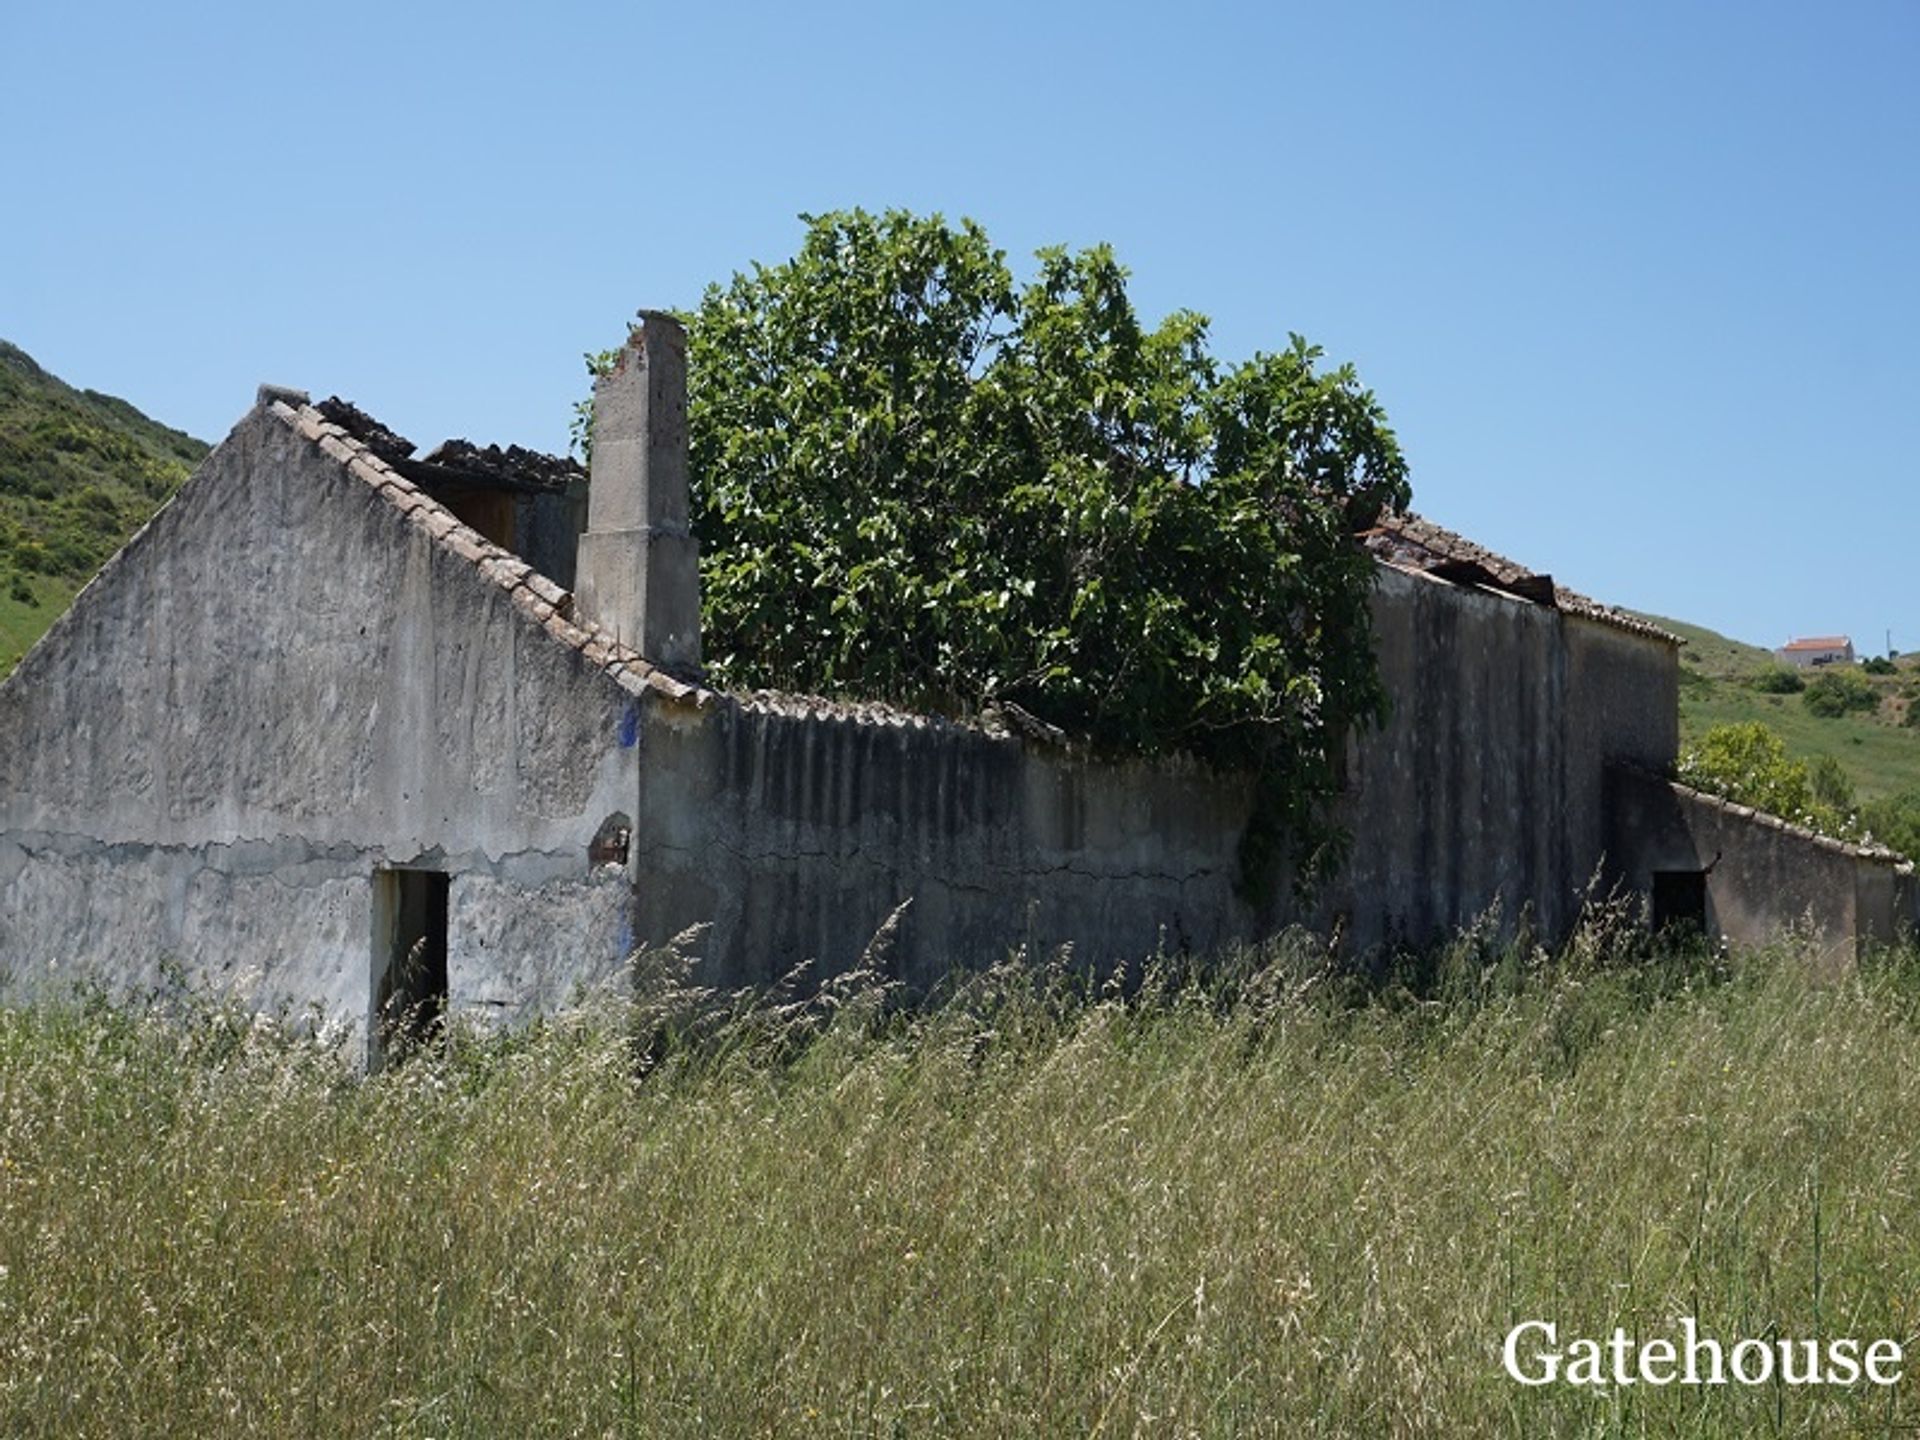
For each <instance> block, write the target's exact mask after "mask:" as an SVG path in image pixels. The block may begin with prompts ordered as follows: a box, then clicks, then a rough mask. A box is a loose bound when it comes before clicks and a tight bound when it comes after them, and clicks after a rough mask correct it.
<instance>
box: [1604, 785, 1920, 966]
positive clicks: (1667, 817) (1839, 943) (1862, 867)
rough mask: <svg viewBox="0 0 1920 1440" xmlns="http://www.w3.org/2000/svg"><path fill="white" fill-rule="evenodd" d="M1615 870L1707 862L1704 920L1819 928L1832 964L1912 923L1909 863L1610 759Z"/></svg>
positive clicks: (1699, 866)
mask: <svg viewBox="0 0 1920 1440" xmlns="http://www.w3.org/2000/svg"><path fill="white" fill-rule="evenodd" d="M1608 788H1609V791H1610V793H1611V796H1612V802H1613V803H1612V807H1611V812H1612V827H1611V834H1612V840H1611V850H1612V853H1613V854H1614V855H1616V856H1619V857H1621V860H1622V863H1621V864H1620V865H1619V867H1618V870H1617V874H1616V878H1617V879H1618V880H1619V881H1621V882H1622V883H1623V884H1625V885H1627V886H1629V887H1631V888H1632V889H1634V890H1637V891H1640V892H1642V893H1645V892H1647V891H1649V890H1651V888H1652V884H1653V875H1654V872H1655V871H1660V870H1670V871H1693V870H1705V871H1707V872H1708V873H1707V880H1706V887H1707V927H1708V930H1709V932H1710V933H1713V934H1716V935H1721V936H1724V937H1725V938H1727V939H1729V940H1733V941H1736V942H1739V943H1742V944H1763V943H1765V942H1766V941H1769V940H1772V939H1774V938H1775V937H1777V936H1778V935H1780V934H1781V933H1782V932H1783V931H1785V930H1787V929H1788V928H1790V927H1791V928H1797V929H1801V930H1803V931H1805V932H1807V933H1809V934H1811V935H1813V936H1817V937H1819V940H1820V942H1821V947H1822V953H1823V955H1824V956H1825V958H1826V959H1827V961H1828V962H1829V963H1830V964H1835V965H1838V964H1841V963H1844V962H1847V961H1850V960H1852V959H1853V958H1855V957H1856V955H1857V954H1858V950H1859V947H1860V946H1862V945H1868V944H1873V943H1885V942H1888V941H1891V940H1894V939H1896V938H1897V937H1898V936H1899V935H1900V933H1901V932H1902V930H1903V929H1907V928H1910V927H1911V926H1912V924H1913V918H1914V917H1913V883H1912V867H1911V866H1904V865H1902V864H1900V863H1899V861H1898V860H1897V858H1896V857H1894V856H1892V855H1889V854H1886V853H1885V852H1874V851H1864V850H1862V849H1860V848H1859V847H1857V846H1852V845H1847V844H1843V843H1841V842H1840V841H1837V840H1829V839H1826V838H1824V837H1822V836H1818V835H1815V834H1813V833H1811V832H1810V831H1806V830H1802V829H1800V828H1799V827H1797V826H1792V825H1788V824H1786V823H1784V822H1783V821H1780V820H1778V819H1776V818H1775V817H1773V816H1771V815H1765V814H1761V813H1758V812H1756V811H1754V810H1752V809H1750V808H1748V807H1747V806H1744V805H1734V804H1732V803H1730V802H1728V801H1725V800H1721V799H1717V798H1715V797H1714V796H1710V795H1704V794H1702V793H1701V792H1699V791H1697V790H1693V789H1691V788H1689V787H1687V786H1685V785H1679V784H1675V783H1674V782H1672V781H1669V780H1665V779H1662V778H1661V777H1659V776H1657V775H1652V774H1649V773H1647V772H1645V771H1643V770H1641V769H1638V768H1635V767H1628V766H1614V767H1610V768H1609V771H1608Z"/></svg>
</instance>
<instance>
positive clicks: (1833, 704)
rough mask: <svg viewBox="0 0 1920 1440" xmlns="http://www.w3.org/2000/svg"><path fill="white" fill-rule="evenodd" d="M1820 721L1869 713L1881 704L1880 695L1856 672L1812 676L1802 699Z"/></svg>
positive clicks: (1825, 673)
mask: <svg viewBox="0 0 1920 1440" xmlns="http://www.w3.org/2000/svg"><path fill="white" fill-rule="evenodd" d="M1801 699H1803V700H1804V701H1805V702H1806V706H1807V709H1809V710H1811V711H1812V712H1813V713H1814V714H1815V715H1818V716H1819V717H1820V718H1821V719H1823V720H1837V719H1839V718H1840V717H1841V716H1842V715H1851V714H1853V713H1854V712H1856V711H1860V710H1872V709H1875V708H1876V707H1878V705H1879V704H1880V692H1879V691H1877V690H1875V689H1874V688H1873V682H1872V681H1870V680H1868V679H1867V677H1866V676H1864V675H1862V674H1861V673H1860V672H1859V671H1858V670H1825V671H1822V672H1821V673H1820V674H1818V675H1816V676H1814V678H1813V681H1812V683H1810V684H1809V685H1808V686H1807V688H1806V692H1805V693H1804V694H1803V695H1802V696H1801Z"/></svg>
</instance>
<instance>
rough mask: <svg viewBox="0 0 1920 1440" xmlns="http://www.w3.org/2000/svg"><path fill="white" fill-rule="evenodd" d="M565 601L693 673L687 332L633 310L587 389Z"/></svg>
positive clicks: (654, 314)
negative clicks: (636, 316) (585, 459)
mask: <svg viewBox="0 0 1920 1440" xmlns="http://www.w3.org/2000/svg"><path fill="white" fill-rule="evenodd" d="M574 596H575V599H576V601H577V603H578V604H579V607H580V611H581V613H582V614H584V615H585V616H586V617H587V618H588V619H590V620H593V621H595V622H597V623H598V624H600V625H601V626H602V627H604V628H605V629H608V630H611V631H612V632H613V633H614V634H615V635H616V636H618V637H619V638H620V639H621V640H622V641H624V642H625V643H626V644H628V645H631V646H632V647H633V648H634V649H636V650H638V651H639V652H640V653H641V654H642V655H643V656H645V657H646V658H647V659H649V660H651V661H653V662H654V663H655V664H656V665H660V666H662V667H664V668H666V669H668V670H677V671H682V672H693V671H697V670H698V669H699V668H700V563H699V550H698V548H697V547H696V546H695V544H694V539H693V533H692V531H691V530H689V529H688V526H687V332H686V331H685V330H684V329H682V328H681V325H680V322H679V321H678V320H675V319H674V318H673V317H672V316H671V315H667V314H663V313H661V312H659V311H656V310H642V311H641V312H640V326H639V328H638V329H636V330H635V331H634V332H633V333H632V335H630V336H629V337H628V338H627V343H626V346H625V347H624V348H623V349H622V350H621V351H620V356H619V359H617V360H616V361H615V362H614V366H613V369H612V370H611V371H609V372H608V373H607V374H605V375H603V376H601V377H600V379H599V381H598V382H596V383H595V385H594V387H593V457H592V461H591V465H590V468H589V470H588V474H587V528H586V532H585V533H584V534H583V535H581V537H580V552H579V565H578V574H577V575H576V576H575V580H574Z"/></svg>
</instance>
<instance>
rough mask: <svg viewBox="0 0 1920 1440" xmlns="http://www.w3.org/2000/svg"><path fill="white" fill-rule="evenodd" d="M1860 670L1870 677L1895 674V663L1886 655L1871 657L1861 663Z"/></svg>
mask: <svg viewBox="0 0 1920 1440" xmlns="http://www.w3.org/2000/svg"><path fill="white" fill-rule="evenodd" d="M1860 668H1861V669H1862V670H1864V671H1866V672H1867V674H1869V675H1891V674H1893V661H1891V660H1889V659H1888V658H1887V657H1886V656H1884V655H1869V656H1868V657H1867V658H1866V659H1865V660H1862V661H1861V662H1860Z"/></svg>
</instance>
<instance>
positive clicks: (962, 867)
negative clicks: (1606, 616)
mask: <svg viewBox="0 0 1920 1440" xmlns="http://www.w3.org/2000/svg"><path fill="white" fill-rule="evenodd" d="M1373 614H1374V625H1375V630H1376V634H1377V653H1378V655H1379V661H1380V665H1381V668H1382V672H1383V675H1384V677H1385V679H1386V682H1387V685H1388V687H1389V690H1390V691H1391V693H1392V694H1393V696H1394V700H1395V703H1394V708H1393V712H1392V715H1391V717H1390V719H1389V720H1388V722H1387V724H1386V725H1385V726H1384V727H1383V728H1382V729H1380V730H1378V731H1374V732H1371V733H1368V734H1365V735H1362V736H1360V737H1358V738H1357V740H1356V743H1355V745H1354V747H1353V750H1352V759H1351V764H1350V767H1349V786H1348V793H1347V795H1346V797H1345V800H1344V802H1343V804H1342V812H1341V813H1342V819H1343V822H1344V823H1345V824H1346V825H1347V826H1348V827H1349V828H1350V830H1351V832H1352V834H1353V837H1354V838H1353V846H1352V853H1351V858H1350V861H1349V863H1348V866H1347V868H1346V869H1345V871H1344V872H1343V873H1342V875H1341V876H1340V877H1339V878H1338V879H1337V880H1336V881H1335V882H1334V883H1333V884H1332V885H1331V886H1329V888H1328V891H1327V893H1326V894H1325V895H1324V896H1323V897H1322V899H1321V900H1320V901H1319V903H1318V904H1317V905H1315V906H1314V907H1313V909H1312V910H1311V911H1307V912H1303V911H1301V910H1299V909H1298V908H1296V907H1295V906H1294V904H1293V903H1292V897H1291V893H1290V891H1289V890H1288V889H1287V887H1286V884H1285V881H1284V879H1282V880H1279V881H1276V885H1275V889H1274V893H1273V895H1272V898H1271V899H1270V900H1268V901H1267V902H1266V903H1264V904H1262V905H1260V906H1259V907H1255V906H1252V905H1249V904H1248V903H1247V901H1246V900H1245V899H1244V898H1243V897H1242V896H1241V895H1240V894H1238V893H1237V891H1236V881H1237V878H1238V875H1239V859H1238V855H1239V842H1240V835H1241V832H1242V830H1243V828H1244V826H1245V823H1246V818H1247V803H1248V797H1247V787H1246V785H1245V784H1244V783H1243V782H1242V781H1241V780H1239V779H1238V778H1237V777H1233V776H1219V775H1211V774H1209V773H1208V772H1206V771H1205V770H1204V769H1202V768H1201V767H1198V766H1195V765H1191V764H1161V765H1147V764H1133V765H1125V766H1114V765H1096V764H1091V763H1088V762H1086V761H1084V760H1081V759H1076V758H1073V757H1072V756H1070V755H1067V754H1064V753H1062V752H1060V751H1057V750H1052V749H1048V748H1045V747H1039V746H1033V745H1029V744H1024V743H1022V742H1020V741H1018V740H1014V739H994V738H990V737H988V736H985V735H982V734H979V733H977V732H974V731H969V730H965V729H961V728H959V727H955V726H948V725H941V724H938V723H933V722H926V721H906V720H902V719H897V718H896V719H895V720H893V721H891V722H889V721H886V720H879V719H872V718H865V719H863V718H861V717H860V716H859V715H858V714H857V713H853V712H848V713H809V712H808V711H807V710H806V709H805V708H803V707H802V706H801V705H800V704H799V703H798V702H795V703H793V704H791V705H788V706H785V707H781V706H778V705H775V704H772V703H769V704H767V705H764V706H760V707H758V708H752V707H743V706H740V705H737V704H734V703H731V702H728V703H725V704H723V705H721V706H719V707H717V708H715V709H713V710H710V711H703V712H698V713H693V712H689V711H687V710H685V709H684V708H683V707H679V706H668V705H661V706H657V707H654V708H652V709H650V710H649V712H648V717H649V718H648V721H647V724H646V727H645V742H644V747H643V748H644V752H645V758H644V764H643V767H642V772H641V799H640V806H639V810H638V811H637V812H636V813H637V814H638V815H639V816H640V817H641V819H640V827H639V832H638V835H637V837H636V838H637V842H638V844H639V845H640V849H641V853H640V857H639V862H638V867H637V869H638V874H639V882H638V883H639V896H638V910H639V917H640V928H641V932H642V934H643V935H644V936H646V937H647V938H648V939H650V940H654V941H659V940H663V939H665V938H667V937H670V936H672V935H673V934H675V933H677V932H678V931H679V930H680V929H682V928H684V927H685V926H686V925H689V924H691V923H694V922H696V921H700V922H710V923H711V925H712V930H711V933H710V934H709V936H708V939H707V942H706V946H705V949H704V951H703V954H704V955H705V957H706V959H707V961H708V964H709V967H710V968H709V972H708V973H709V976H710V978H711V979H713V980H714V981H715V982H717V983H725V984H740V983H758V982H765V981H768V980H771V979H774V978H777V977H778V976H779V975H781V974H783V973H784V972H785V971H786V969H788V968H789V967H790V966H792V965H794V964H796V963H798V962H800V961H802V960H815V961H817V962H818V963H819V965H820V967H821V969H822V970H823V971H827V972H831V971H834V970H838V969H843V968H845V967H846V966H848V965H850V964H852V963H854V961H856V960H857V959H858V958H859V956H860V954H861V952H862V950H863V948H864V947H865V945H866V943H867V942H868V940H869V939H870V938H871V937H872V936H873V934H874V932H875V930H876V929H877V927H878V926H879V925H880V924H881V923H882V921H883V920H884V919H885V918H886V917H887V916H888V915H889V914H890V913H891V912H892V911H893V910H894V909H895V907H897V906H898V905H899V904H900V903H901V902H902V901H905V900H909V899H911V900H912V902H913V903H912V905H911V906H910V907H909V910H908V912H907V914H906V916H905V917H903V923H902V929H901V931H900V933H899V935H898V937H897V939H896V942H895V948H894V953H893V955H892V957H891V964H892V966H893V969H894V971H895V973H896V974H897V975H899V976H900V977H901V978H903V979H905V980H907V981H909V982H910V983H913V984H915V985H924V984H927V983H930V982H931V981H932V980H934V979H936V978H937V977H938V976H939V975H940V974H942V973H944V972H945V970H946V969H947V968H949V967H950V966H952V965H953V964H955V963H971V964H979V963H985V962H988V961H991V960H993V959H995V958H997V957H998V956H999V955H1002V954H1004V953H1006V951H1007V950H1009V949H1010V948H1012V947H1014V946H1016V945H1021V944H1025V945H1027V946H1029V947H1030V948H1032V949H1035V950H1038V951H1045V950H1047V949H1050V948H1052V947H1054V946H1056V945H1059V944H1062V943H1064V942H1067V941H1072V942H1073V943H1074V945H1075V949H1076V953H1077V955H1078V957H1079V958H1080V959H1081V960H1083V961H1085V962H1087V963H1089V964H1092V965H1094V966H1097V967H1103V966H1106V965H1109V964H1112V963H1114V962H1120V961H1127V960H1136V959H1139V958H1141V957H1142V956H1144V955H1146V954H1148V953H1150V952H1151V951H1153V950H1154V949H1155V948H1156V947H1158V946H1162V945H1164V946H1167V947H1170V948H1174V949H1181V950H1193V951H1198V952H1205V951H1207V950H1211V949H1216V948H1218V947H1220V946H1222V945H1225V944H1227V943H1228V942H1230V941H1233V940H1238V939H1246V938H1251V937H1256V936H1259V935H1263V934H1268V933H1271V932H1272V931H1274V930H1276V929H1278V928H1280V927H1281V926H1283V925H1284V924H1286V923H1289V922H1292V921H1306V922H1310V923H1315V924H1318V925H1321V926H1323V927H1329V928H1331V927H1333V926H1336V925H1337V926H1338V927H1339V929H1340V931H1341V934H1342V935H1343V937H1344V939H1345V942H1346V944H1347V945H1348V947H1349V948H1350V949H1352V950H1356V951H1361V950H1365V949H1368V948H1370V947H1372V946H1375V945H1379V944H1381V943H1384V942H1389V941H1396V940H1402V941H1408V942H1412V943H1424V942H1426V941H1428V940H1431V939H1433V938H1434V937H1436V936H1440V935H1444V934H1447V933H1449V932H1451V931H1452V930H1454V929H1456V928H1458V927H1459V926H1460V925H1462V924H1465V923H1466V922H1468V921H1470V920H1473V919H1475V918H1477V917H1478V916H1480V915H1481V914H1483V913H1485V912H1486V911H1488V910H1489V909H1491V908H1493V907H1494V906H1496V905H1498V906H1499V907H1500V909H1501V911H1502V913H1503V914H1504V915H1505V917H1506V918H1507V920H1508V922H1509V923H1511V922H1513V921H1514V920H1516V919H1517V917H1518V916H1519V915H1520V914H1521V913H1522V912H1523V911H1525V912H1528V913H1529V914H1530V915H1531V916H1532V918H1533V921H1534V923H1535V924H1536V925H1537V926H1538V927H1539V928H1540V929H1541V930H1542V931H1543V932H1544V933H1546V934H1548V935H1549V936H1557V935H1559V934H1561V933H1563V932H1564V931H1565V930H1566V928H1567V927H1568V926H1570V925H1571V923H1572V922H1573V920H1574V918H1575V917H1576V916H1577V914H1578V908H1579V901H1580V897H1581V892H1582V890H1583V888H1584V886H1585V882H1586V881H1587V880H1588V878H1589V877H1590V876H1591V875H1592V874H1593V872H1594V870H1595V868H1596V867H1597V866H1598V864H1599V861H1600V856H1601V852H1602V849H1603V847H1604V844H1605V835H1604V811H1603V805H1604V795H1603V784H1602V764H1601V759H1600V755H1601V752H1600V750H1599V749H1598V748H1597V747H1600V746H1603V745H1616V746H1619V747H1621V749H1622V752H1623V753H1625V754H1626V755H1628V756H1630V757H1632V758H1636V759H1637V758H1641V757H1643V756H1649V755H1657V754H1658V752H1659V751H1660V747H1661V746H1663V745H1664V746H1665V747H1667V748H1666V750H1665V753H1664V756H1661V757H1660V758H1661V759H1662V760H1670V759H1671V758H1672V754H1673V748H1672V747H1673V745H1674V743H1675V740H1674V726H1675V719H1674V704H1675V696H1676V689H1677V684H1678V678H1677V671H1678V667H1677V664H1676V662H1675V658H1674V652H1673V650H1672V648H1671V647H1670V646H1668V645H1666V644H1664V643H1662V642H1660V641H1657V640H1653V639H1650V638H1648V637H1645V636H1638V635H1632V634H1627V633H1624V632H1620V631H1617V630H1611V629H1609V628H1608V627H1605V626H1601V625H1598V624H1596V623H1594V622H1592V621H1587V620H1582V619H1579V618H1577V617H1572V616H1566V615H1562V614H1561V613H1560V612H1558V611H1555V610H1550V609H1546V608H1543V607H1541V606H1537V605H1532V604H1528V603H1526V602H1524V601H1520V600H1516V599H1514V598H1512V597H1510V596H1505V595H1498V594H1493V593H1489V592H1485V591H1479V590H1470V589H1463V588H1461V587H1459V586H1455V585H1451V584H1447V583H1445V582H1441V581H1436V580H1432V579H1429V578H1427V577H1424V576H1419V575H1410V574H1407V573H1404V572H1401V571H1398V570H1390V569H1383V570H1381V571H1380V572H1379V584H1378V587H1377V590H1376V593H1375V597H1374V606H1373ZM1589 632H1599V633H1589ZM1609 666H1617V667H1619V672H1618V673H1619V675H1620V677H1621V678H1620V680H1619V682H1618V683H1619V684H1620V685H1621V686H1622V687H1631V688H1632V690H1633V692H1634V693H1633V694H1632V695H1631V696H1630V697H1620V698H1617V699H1608V700H1605V701H1602V700H1599V699H1596V698H1594V696H1593V695H1592V693H1591V692H1592V691H1593V690H1595V689H1603V688H1604V686H1605V680H1606V675H1607V673H1608V667H1609ZM1663 696H1664V697H1665V702H1666V705H1667V711H1666V713H1665V715H1664V717H1662V715H1661V714H1660V709H1659V707H1660V705H1661V701H1662V697H1663ZM1576 697H1578V698H1576ZM1576 711H1577V713H1576Z"/></svg>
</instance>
